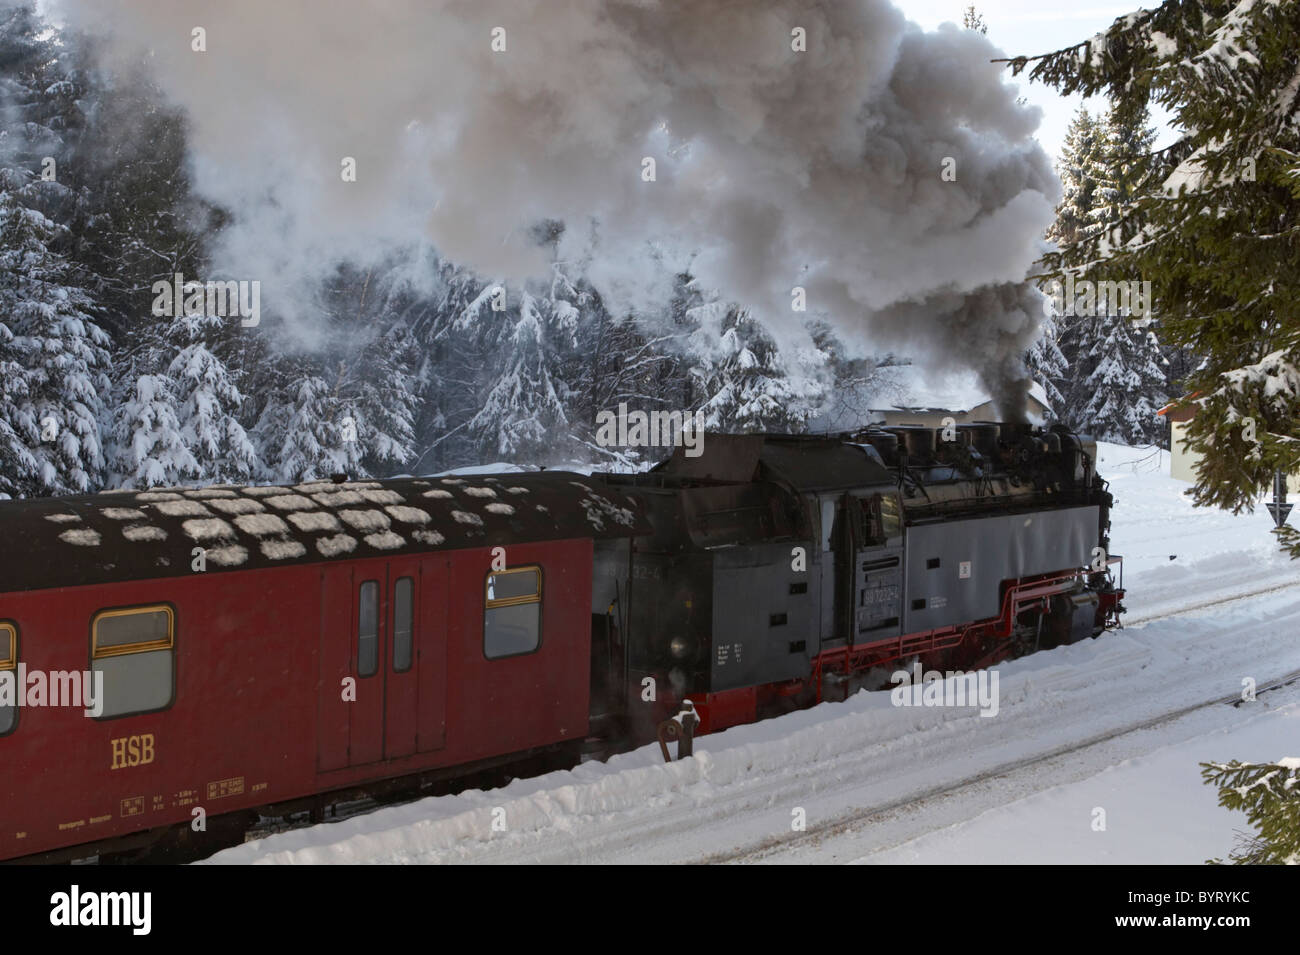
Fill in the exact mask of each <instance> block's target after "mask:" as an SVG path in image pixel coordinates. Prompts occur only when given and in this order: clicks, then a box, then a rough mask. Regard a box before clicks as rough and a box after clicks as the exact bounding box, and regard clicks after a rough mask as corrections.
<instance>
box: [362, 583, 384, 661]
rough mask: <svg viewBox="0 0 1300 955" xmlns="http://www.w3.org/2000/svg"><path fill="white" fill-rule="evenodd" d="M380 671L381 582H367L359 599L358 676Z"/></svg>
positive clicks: (363, 585)
mask: <svg viewBox="0 0 1300 955" xmlns="http://www.w3.org/2000/svg"><path fill="white" fill-rule="evenodd" d="M378 671H379V582H378V581H374V580H367V581H366V582H365V583H363V584H362V585H361V591H360V593H359V594H358V597H357V675H358V676H374V675H375V674H376V673H377V672H378Z"/></svg>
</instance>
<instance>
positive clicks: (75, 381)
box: [0, 169, 109, 496]
mask: <svg viewBox="0 0 1300 955" xmlns="http://www.w3.org/2000/svg"><path fill="white" fill-rule="evenodd" d="M25 191H26V190H25V189H24V188H23V184H21V183H20V181H19V173H18V172H17V171H15V170H13V169H0V323H3V330H0V347H2V348H3V351H2V352H0V365H3V366H4V368H5V369H6V370H7V371H8V372H9V373H8V374H7V375H6V376H5V377H6V379H8V380H6V382H5V383H4V385H3V394H4V399H3V403H4V408H3V413H4V417H5V427H4V428H3V430H2V431H0V433H2V434H3V437H4V439H6V440H7V441H8V442H9V447H8V449H7V451H6V453H5V457H6V459H7V460H6V462H5V463H6V464H10V465H12V467H13V470H9V469H8V468H6V469H5V472H4V473H3V475H0V490H3V492H4V493H7V494H9V495H11V496H33V495H43V494H68V493H87V492H90V491H93V490H97V489H98V488H99V487H100V486H101V485H102V483H103V479H104V456H103V449H102V445H101V439H100V433H99V428H100V424H99V422H100V415H101V412H102V397H101V396H102V395H104V394H106V393H107V391H108V379H107V377H106V376H105V374H104V369H105V368H106V367H107V366H108V344H109V340H108V336H107V335H106V334H105V333H104V332H103V330H102V329H100V328H99V326H98V325H96V324H95V322H94V320H93V318H92V317H91V310H92V309H93V308H94V303H93V302H92V301H91V298H90V296H89V295H87V294H86V292H85V291H84V290H83V289H82V288H80V287H79V286H78V285H77V283H76V277H75V270H74V269H73V267H72V266H71V264H70V263H69V262H68V261H67V259H66V258H65V257H64V256H62V255H60V254H59V253H58V252H56V251H54V244H55V242H56V240H57V238H58V234H59V230H58V228H57V227H56V226H55V224H54V223H53V222H51V221H50V220H49V219H48V218H46V217H45V215H44V214H43V213H41V212H40V211H38V210H37V209H33V208H29V207H27V206H26V205H25V204H24V203H23V201H22V198H23V195H24V193H25Z"/></svg>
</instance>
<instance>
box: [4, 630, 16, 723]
mask: <svg viewBox="0 0 1300 955" xmlns="http://www.w3.org/2000/svg"><path fill="white" fill-rule="evenodd" d="M17 669H18V628H17V627H15V626H14V625H13V624H12V623H0V686H3V685H4V684H5V683H8V684H9V686H8V687H6V688H5V689H6V690H8V691H11V692H7V693H6V694H5V696H6V697H7V698H8V699H9V700H12V701H13V702H12V703H0V736H6V735H8V734H9V733H11V732H13V728H14V727H15V726H17V725H18V682H17V681H18V673H17Z"/></svg>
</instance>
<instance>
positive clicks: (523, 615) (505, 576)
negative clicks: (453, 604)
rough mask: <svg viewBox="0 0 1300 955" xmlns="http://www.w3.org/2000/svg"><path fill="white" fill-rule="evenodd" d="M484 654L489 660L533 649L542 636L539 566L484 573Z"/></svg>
mask: <svg viewBox="0 0 1300 955" xmlns="http://www.w3.org/2000/svg"><path fill="white" fill-rule="evenodd" d="M484 599H485V602H484V611H483V655H484V656H485V657H487V658H488V659H489V660H497V659H500V658H501V657H513V656H518V655H519V654H521V653H532V652H533V651H534V650H536V649H537V648H538V646H540V645H541V640H542V569H541V568H540V567H516V568H513V569H511V570H501V571H496V572H495V573H490V574H488V576H487V585H486V590H485V594H484Z"/></svg>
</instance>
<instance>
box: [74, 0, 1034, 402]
mask: <svg viewBox="0 0 1300 955" xmlns="http://www.w3.org/2000/svg"><path fill="white" fill-rule="evenodd" d="M56 10H57V12H58V13H59V14H60V15H62V16H63V17H65V18H66V19H67V20H68V21H69V22H70V23H72V24H73V25H75V26H78V27H81V28H83V29H86V30H87V31H89V32H92V33H94V34H96V35H98V36H102V37H110V36H111V37H112V42H111V45H110V49H111V50H112V51H113V52H114V53H115V54H119V55H122V56H130V57H135V56H138V55H139V54H140V52H141V51H142V50H148V51H150V53H151V57H152V60H153V62H154V63H155V64H156V70H157V74H158V79H159V81H160V83H161V84H162V86H163V87H164V89H166V90H167V91H168V93H169V94H170V95H172V96H173V97H174V98H175V99H176V101H177V102H178V103H180V104H181V105H182V106H183V107H184V108H185V109H186V110H187V112H188V114H189V117H190V119H191V120H192V123H193V137H192V139H193V150H194V163H195V174H196V186H197V188H198V189H199V190H200V192H202V193H203V194H204V195H206V196H207V197H209V198H210V199H212V200H213V201H215V202H218V203H220V204H221V205H223V206H225V207H227V208H228V209H230V210H232V211H233V213H234V215H235V223H234V224H233V226H232V228H230V229H229V230H228V232H227V235H226V236H225V237H224V240H223V242H224V244H223V246H222V247H221V249H220V250H219V256H220V260H219V264H220V266H221V268H222V269H223V271H226V272H228V273H230V274H232V275H235V276H236V277H242V278H248V279H253V278H260V279H262V280H263V288H264V291H265V294H266V298H267V302H266V307H267V308H275V309H277V310H278V311H280V312H281V313H283V314H286V315H287V316H288V317H290V318H298V319H299V320H303V321H306V320H308V319H309V315H308V314H307V312H309V309H304V308H303V305H302V304H301V303H304V302H307V301H310V294H309V292H308V290H309V289H310V287H311V285H312V283H313V282H314V281H315V280H316V279H318V278H319V277H320V276H321V275H322V274H324V273H325V272H326V271H327V270H328V269H330V268H332V267H333V266H334V264H336V263H337V262H339V261H354V262H355V261H366V260H367V259H368V258H370V257H371V256H373V255H375V254H376V253H377V252H381V251H383V250H384V249H387V248H391V247H392V246H394V245H398V244H405V243H409V242H410V241H412V240H414V239H417V238H422V239H429V240H431V241H432V242H433V244H434V245H435V246H436V247H437V248H438V250H439V251H440V252H441V253H442V254H444V255H445V256H447V257H449V258H450V259H452V260H453V261H456V262H459V263H462V264H465V265H468V266H471V267H474V268H476V269H478V270H479V271H481V272H482V273H484V274H485V275H490V276H494V277H499V278H504V279H507V280H510V281H519V280H522V279H525V278H527V277H530V276H536V275H539V274H544V272H545V262H544V259H543V256H542V251H541V250H540V249H539V248H538V247H537V245H536V243H535V240H534V239H533V238H532V236H531V232H530V227H531V226H532V225H534V224H535V223H536V222H538V221H539V220H541V219H544V218H551V219H559V220H562V221H564V222H565V223H566V224H567V226H568V229H567V231H566V233H565V236H564V238H563V239H562V243H561V248H560V252H561V254H562V255H563V256H575V257H576V256H578V255H580V254H581V255H584V257H589V258H590V267H589V268H588V270H587V271H588V274H589V275H590V276H591V278H592V279H593V281H594V282H595V283H596V284H597V286H598V287H600V288H601V289H602V291H603V292H605V293H606V295H607V297H609V298H611V299H612V300H613V301H614V302H615V303H616V304H617V305H620V306H624V307H632V308H637V307H640V306H644V305H648V304H649V303H651V302H654V301H657V302H658V303H660V304H662V303H663V302H664V301H666V296H664V295H663V294H662V292H663V289H662V288H656V287H655V283H656V282H658V281H662V279H663V278H664V274H665V270H663V269H655V268H652V267H651V265H650V263H651V261H652V259H653V258H654V256H655V255H659V256H661V257H666V259H667V261H669V262H670V263H671V262H673V261H675V260H674V258H673V257H674V256H687V255H689V256H690V257H691V268H692V271H693V272H694V273H695V275H696V276H697V277H698V279H699V280H700V282H701V283H702V284H703V285H704V286H706V287H711V288H716V289H718V290H719V291H720V293H721V294H722V295H723V296H724V297H726V298H727V299H729V300H733V301H737V302H740V303H742V304H745V305H748V306H750V307H751V308H752V309H753V311H754V312H755V314H756V315H758V316H759V317H760V318H762V319H763V320H764V322H765V323H767V324H768V325H769V327H771V328H772V329H773V330H774V332H775V333H776V334H777V335H778V337H780V338H782V339H783V341H785V342H790V341H796V340H798V336H799V335H801V334H802V332H801V328H802V323H803V319H804V318H806V317H807V316H806V315H804V314H799V313H795V312H793V311H792V309H791V290H792V288H793V287H795V286H802V287H804V288H806V289H807V296H808V298H807V301H808V309H809V312H811V313H814V314H816V313H823V314H825V315H826V316H827V317H828V318H829V319H830V320H831V321H832V322H833V323H835V324H836V325H837V326H838V327H839V328H840V329H841V331H842V333H843V334H844V337H845V338H846V340H847V341H848V342H849V344H850V346H851V347H856V348H857V349H859V350H861V351H883V350H885V349H895V350H902V351H906V352H908V353H911V354H915V355H918V357H922V358H926V359H928V361H929V363H930V364H931V365H932V366H933V367H935V368H937V369H941V368H943V367H950V368H951V367H973V368H974V369H976V370H977V371H978V372H980V374H981V376H982V378H983V380H984V382H985V384H986V386H988V387H989V388H990V390H992V391H993V393H994V395H995V396H996V397H998V398H999V399H1000V400H1001V402H1002V403H1003V408H1004V412H1005V413H1008V414H1018V413H1019V411H1018V405H1019V402H1020V401H1021V400H1022V399H1020V397H1019V396H1020V395H1021V394H1023V387H1024V383H1023V382H1021V381H1020V379H1021V378H1022V376H1023V371H1022V369H1021V365H1020V355H1021V353H1022V352H1023V350H1024V348H1025V347H1026V346H1027V345H1028V344H1029V343H1030V342H1031V341H1032V339H1033V337H1034V334H1035V330H1036V328H1037V324H1038V322H1039V321H1040V320H1041V315H1042V311H1041V307H1040V305H1039V302H1040V299H1039V297H1038V293H1036V292H1034V291H1032V290H1031V289H1029V288H1028V287H1026V286H1025V285H1024V284H1023V280H1024V278H1025V275H1026V273H1027V270H1028V268H1029V265H1030V263H1031V262H1032V261H1033V260H1034V259H1035V258H1036V257H1037V256H1038V255H1039V254H1040V251H1041V245H1040V242H1041V236H1042V234H1043V230H1044V228H1045V227H1046V226H1047V224H1048V223H1049V222H1050V221H1051V218H1052V207H1053V204H1054V202H1055V199H1056V196H1057V189H1058V185H1057V182H1056V178H1055V176H1054V175H1053V174H1052V172H1051V168H1050V165H1049V163H1048V160H1047V157H1046V156H1045V155H1044V153H1043V152H1042V150H1041V149H1040V148H1039V147H1038V145H1037V143H1036V142H1035V141H1034V140H1033V139H1032V138H1031V136H1032V132H1033V130H1034V128H1035V127H1036V125H1037V121H1038V114H1037V111H1036V110H1034V109H1032V108H1027V107H1022V106H1019V105H1017V103H1016V101H1015V92H1014V89H1013V88H1011V87H1009V86H1007V85H1005V84H1004V82H1003V75H1002V71H1001V70H1000V69H999V68H998V66H996V65H995V64H992V63H990V62H989V61H990V59H992V58H993V57H994V56H996V55H998V54H997V51H996V50H995V49H994V48H993V47H992V46H991V45H990V44H989V42H988V41H987V39H985V38H984V37H983V36H981V35H979V34H977V33H975V32H973V31H969V30H962V29H959V28H957V27H955V26H945V27H943V28H941V29H940V30H939V31H937V32H935V33H924V32H922V31H921V30H920V29H919V28H918V27H916V26H914V25H912V24H910V23H908V22H907V21H906V20H905V19H904V17H903V15H902V14H901V13H900V12H899V11H898V10H896V9H895V8H893V7H892V6H890V5H889V4H888V3H887V2H884V0H826V2H809V0H771V2H756V0H603V2H601V0H545V2H538V3H529V4H525V3H518V2H504V0H368V2H366V3H358V2H355V0H274V2H267V0H222V2H221V3H219V4H217V3H212V2H209V0H167V2H165V3H164V2H158V0H59V2H58V3H57V4H56ZM199 27H201V28H203V30H204V31H206V46H207V51H206V52H195V51H194V50H193V49H192V37H193V31H194V29H195V28H199ZM497 28H500V30H501V31H504V33H501V32H496V33H495V34H494V31H496V30H497ZM797 31H802V35H803V36H804V37H806V40H805V42H806V50H805V51H803V52H799V51H796V50H794V49H792V46H793V45H797V36H796V32H797ZM494 39H495V40H496V46H498V47H500V45H501V41H502V40H503V39H504V46H505V49H504V50H503V51H498V50H494V48H493V44H494ZM344 157H353V158H355V160H356V163H357V181H356V182H352V183H349V182H344V181H343V179H342V177H341V175H340V172H341V163H342V161H343V158H344ZM646 157H650V158H653V159H654V160H655V165H656V170H655V172H656V179H655V181H653V182H646V181H644V180H643V170H644V168H645V167H644V160H645V158H646ZM946 160H951V161H952V163H954V164H955V175H956V178H955V181H945V179H944V178H943V175H942V173H943V171H944V167H945V161H946ZM271 280H274V281H271ZM277 288H278V290H279V294H278V295H277V293H276V290H277ZM1013 406H1014V407H1013Z"/></svg>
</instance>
